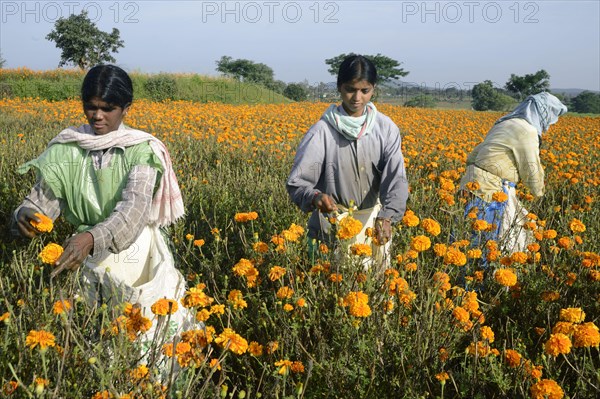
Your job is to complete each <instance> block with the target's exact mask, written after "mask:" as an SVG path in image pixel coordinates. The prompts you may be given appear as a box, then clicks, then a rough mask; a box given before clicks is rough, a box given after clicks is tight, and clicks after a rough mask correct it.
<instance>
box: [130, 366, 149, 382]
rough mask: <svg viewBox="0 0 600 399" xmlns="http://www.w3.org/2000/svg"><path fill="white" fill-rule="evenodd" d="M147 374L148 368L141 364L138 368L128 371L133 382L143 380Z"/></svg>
mask: <svg viewBox="0 0 600 399" xmlns="http://www.w3.org/2000/svg"><path fill="white" fill-rule="evenodd" d="M148 373H149V370H148V367H146V365H145V364H141V365H139V366H138V367H136V368H134V369H133V370H129V377H130V378H131V379H132V380H133V381H134V382H139V381H140V380H143V379H144V378H146V377H147V376H148Z"/></svg>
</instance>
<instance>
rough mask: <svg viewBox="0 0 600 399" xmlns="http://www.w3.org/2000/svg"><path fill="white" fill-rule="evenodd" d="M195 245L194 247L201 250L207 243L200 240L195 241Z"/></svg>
mask: <svg viewBox="0 0 600 399" xmlns="http://www.w3.org/2000/svg"><path fill="white" fill-rule="evenodd" d="M193 244H194V246H196V247H198V248H200V247H201V246H203V245H204V244H205V241H204V240H203V239H201V238H200V239H198V240H194V242H193Z"/></svg>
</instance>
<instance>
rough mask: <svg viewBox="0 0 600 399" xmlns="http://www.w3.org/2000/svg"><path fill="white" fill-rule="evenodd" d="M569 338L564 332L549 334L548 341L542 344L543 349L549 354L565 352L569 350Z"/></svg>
mask: <svg viewBox="0 0 600 399" xmlns="http://www.w3.org/2000/svg"><path fill="white" fill-rule="evenodd" d="M571 346H572V344H571V339H570V338H569V337H568V336H566V335H565V334H561V333H558V334H551V335H550V338H548V341H546V343H545V344H544V351H545V352H546V353H547V354H548V355H550V356H554V357H556V356H558V355H559V354H561V353H562V354H567V353H569V352H571Z"/></svg>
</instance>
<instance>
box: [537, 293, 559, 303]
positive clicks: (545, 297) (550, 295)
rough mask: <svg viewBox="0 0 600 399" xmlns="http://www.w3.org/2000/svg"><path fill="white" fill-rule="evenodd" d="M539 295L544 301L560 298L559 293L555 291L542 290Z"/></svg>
mask: <svg viewBox="0 0 600 399" xmlns="http://www.w3.org/2000/svg"><path fill="white" fill-rule="evenodd" d="M541 297H542V301H544V302H554V301H557V300H558V299H559V298H560V294H559V293H558V292H556V291H544V292H542V294H541Z"/></svg>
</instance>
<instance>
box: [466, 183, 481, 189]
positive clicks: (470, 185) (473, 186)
mask: <svg viewBox="0 0 600 399" xmlns="http://www.w3.org/2000/svg"><path fill="white" fill-rule="evenodd" d="M479 187H480V186H479V183H477V182H476V181H470V182H468V183H467V184H465V188H466V189H467V190H469V191H477V190H479Z"/></svg>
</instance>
